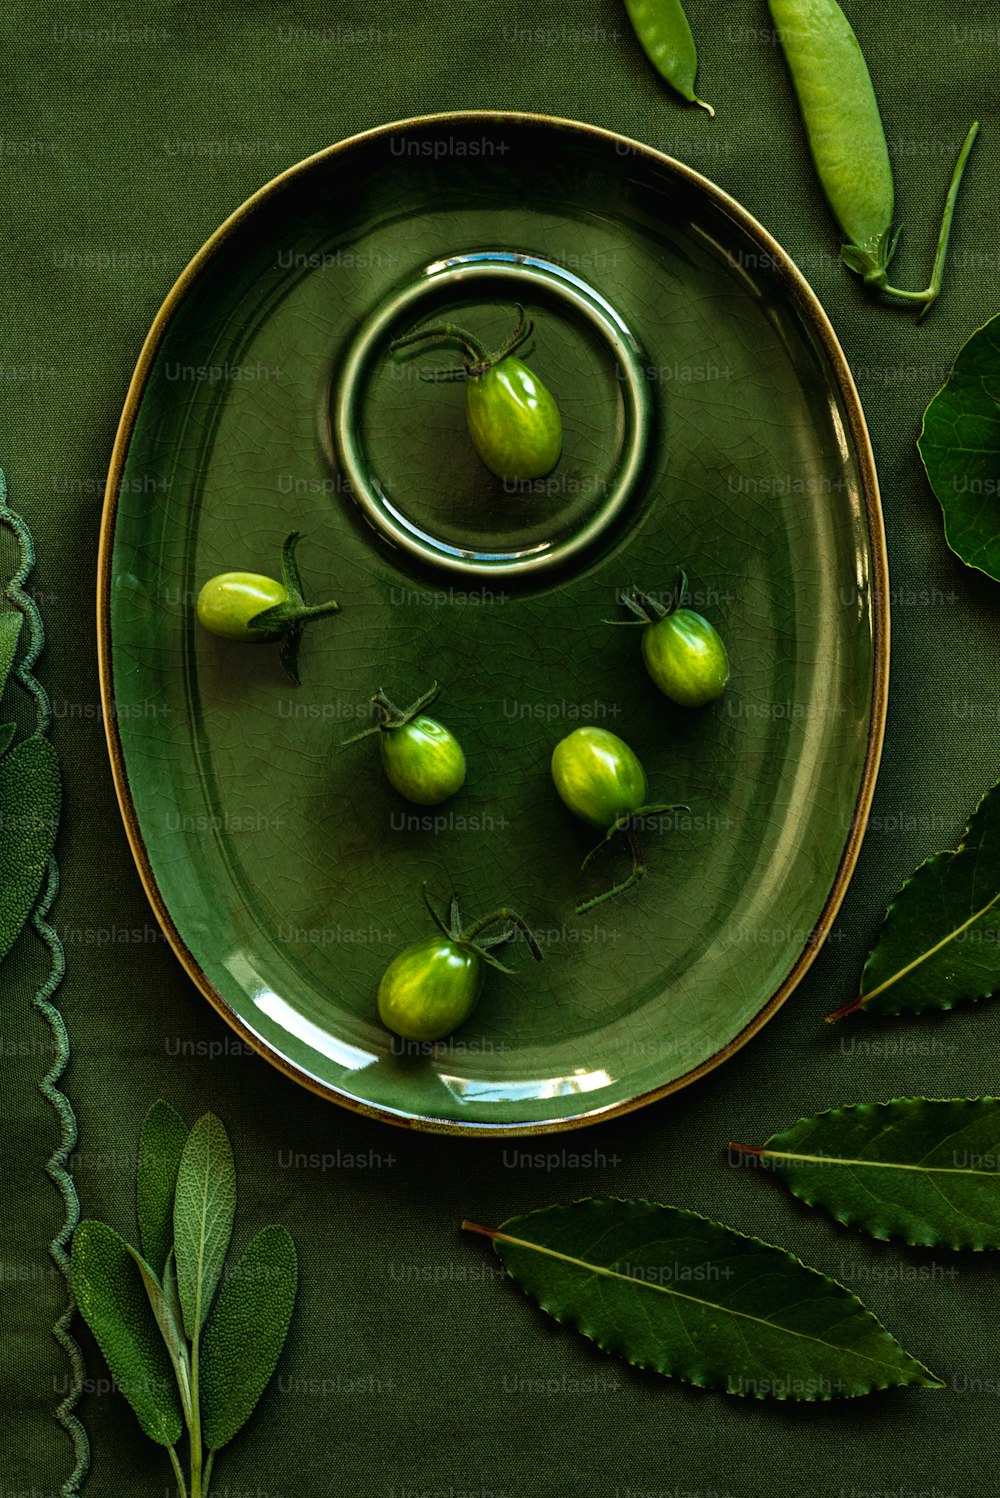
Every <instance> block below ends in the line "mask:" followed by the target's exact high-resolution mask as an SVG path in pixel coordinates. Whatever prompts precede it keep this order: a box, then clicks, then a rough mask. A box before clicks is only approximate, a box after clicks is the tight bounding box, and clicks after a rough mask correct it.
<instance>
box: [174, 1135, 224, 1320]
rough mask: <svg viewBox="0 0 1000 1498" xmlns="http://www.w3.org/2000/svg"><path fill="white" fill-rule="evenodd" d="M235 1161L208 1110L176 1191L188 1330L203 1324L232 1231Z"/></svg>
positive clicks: (180, 1285) (190, 1141)
mask: <svg viewBox="0 0 1000 1498" xmlns="http://www.w3.org/2000/svg"><path fill="white" fill-rule="evenodd" d="M235 1214H236V1166H235V1164H234V1161H233V1151H232V1146H231V1145H230V1143H229V1136H228V1135H227V1134H226V1131H225V1129H224V1128H223V1126H222V1123H221V1122H220V1120H219V1119H218V1118H216V1116H215V1114H214V1113H204V1114H203V1115H202V1116H201V1118H199V1120H198V1122H197V1123H196V1124H195V1126H194V1128H193V1129H192V1130H191V1133H190V1134H189V1135H188V1137H187V1141H186V1143H185V1145H184V1151H183V1153H182V1155H181V1160H180V1166H179V1168H178V1171H177V1186H176V1190H175V1194H174V1255H175V1258H176V1263H177V1292H178V1295H179V1296H180V1302H181V1309H182V1311H183V1313H184V1330H185V1332H186V1333H187V1335H188V1336H189V1337H191V1338H194V1337H195V1336H197V1334H198V1333H199V1332H200V1330H201V1328H202V1327H203V1326H204V1324H205V1318H206V1316H207V1315H208V1312H209V1307H210V1306H211V1304H212V1297H213V1295H214V1294H215V1287H216V1285H217V1284H218V1282H219V1276H220V1275H221V1273H222V1266H223V1263H224V1261H225V1257H226V1250H227V1249H228V1247H229V1239H230V1237H231V1235H232V1231H233V1218H234V1216H235Z"/></svg>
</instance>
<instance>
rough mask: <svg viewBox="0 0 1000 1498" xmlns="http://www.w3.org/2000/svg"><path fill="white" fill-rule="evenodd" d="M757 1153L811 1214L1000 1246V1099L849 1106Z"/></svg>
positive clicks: (911, 1235)
mask: <svg viewBox="0 0 1000 1498" xmlns="http://www.w3.org/2000/svg"><path fill="white" fill-rule="evenodd" d="M737 1148H743V1146H737ZM749 1153H750V1154H753V1155H757V1156H758V1157H759V1158H760V1159H762V1160H763V1161H765V1163H766V1164H767V1165H768V1167H769V1168H771V1169H773V1170H775V1171H776V1172H777V1173H778V1174H779V1175H781V1177H782V1178H783V1179H784V1181H785V1183H786V1185H787V1186H788V1187H789V1188H790V1190H792V1191H794V1193H795V1195H796V1196H798V1197H801V1199H802V1200H803V1201H804V1202H805V1203H806V1204H807V1205H808V1206H810V1207H823V1208H825V1209H826V1211H828V1212H831V1213H832V1214H833V1216H834V1217H836V1218H837V1220H838V1222H843V1223H845V1224H847V1225H848V1226H850V1227H860V1228H863V1229H864V1230H865V1232H867V1233H871V1235H872V1237H874V1238H884V1239H889V1238H901V1239H902V1240H903V1241H904V1242H905V1243H910V1244H913V1245H915V1246H920V1247H935V1248H971V1249H987V1248H993V1249H997V1248H1000V1098H990V1097H982V1098H920V1097H918V1098H894V1099H893V1100H892V1102H889V1103H854V1104H848V1105H847V1106H846V1107H843V1108H830V1109H829V1110H828V1111H827V1112H825V1113H818V1114H816V1115H815V1116H814V1117H812V1118H800V1119H799V1120H798V1122H797V1123H794V1124H792V1126H791V1128H790V1129H784V1130H783V1131H782V1132H780V1133H778V1134H774V1135H772V1136H771V1138H770V1139H769V1140H768V1141H767V1143H766V1144H765V1145H764V1146H763V1147H762V1148H760V1149H759V1150H758V1149H753V1150H750V1151H749Z"/></svg>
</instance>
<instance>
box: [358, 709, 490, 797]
mask: <svg viewBox="0 0 1000 1498" xmlns="http://www.w3.org/2000/svg"><path fill="white" fill-rule="evenodd" d="M440 690H441V688H440V687H439V686H438V684H437V682H436V681H435V682H433V683H432V684H431V687H430V690H429V691H427V692H425V693H424V695H423V696H422V697H418V698H417V700H416V702H412V703H411V704H410V706H409V707H406V708H398V707H396V705H395V704H394V703H393V702H390V700H389V698H388V697H387V696H386V694H385V693H384V692H383V691H382V688H381V687H379V689H378V691H377V692H375V693H373V694H372V699H371V700H372V704H373V706H374V708H375V716H376V723H375V726H374V728H364V729H362V731H361V732H360V733H355V734H352V735H351V737H350V738H349V739H345V740H344V744H345V745H346V744H356V743H357V742H358V740H359V739H366V738H368V737H369V735H371V734H373V733H377V734H378V737H379V749H380V751H381V755H382V765H383V767H384V769H385V773H386V776H387V778H388V780H389V783H390V785H392V786H393V787H394V788H395V789H396V790H397V791H398V792H399V794H400V795H401V796H405V797H406V799H407V800H408V801H415V802H416V804H417V805H418V806H437V804H438V802H439V801H447V799H448V797H449V796H453V795H454V794H455V792H456V791H457V790H459V789H460V788H461V787H462V785H464V783H465V755H464V754H463V753H462V746H461V744H460V743H459V742H458V740H457V739H456V737H455V735H454V734H453V733H452V732H451V730H450V729H447V728H445V726H444V724H443V723H439V722H438V721H437V719H436V718H428V717H427V716H426V715H425V713H424V711H423V710H424V708H425V707H429V706H430V704H431V703H432V702H433V701H434V699H435V697H436V696H437V695H438V692H439V691H440Z"/></svg>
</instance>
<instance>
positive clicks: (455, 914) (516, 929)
mask: <svg viewBox="0 0 1000 1498" xmlns="http://www.w3.org/2000/svg"><path fill="white" fill-rule="evenodd" d="M422 892H423V897H424V904H425V905H426V906H427V909H428V910H429V911H430V914H431V919H432V920H433V921H434V924H435V925H436V926H437V928H438V930H439V931H441V933H442V934H443V935H444V936H445V937H446V938H447V940H448V941H449V942H451V944H452V946H454V947H457V948H458V949H459V950H461V951H465V952H471V953H472V954H473V955H474V956H475V957H478V958H479V959H480V960H481V961H482V962H485V963H486V965H487V967H492V968H495V969H496V970H497V972H498V973H507V974H510V973H513V972H515V971H516V970H515V969H514V968H512V967H508V966H507V964H506V963H505V962H501V961H500V959H499V958H498V957H494V956H493V954H492V949H493V948H494V947H499V946H502V945H503V943H504V942H507V941H510V940H511V939H512V938H513V937H514V936H515V935H517V934H518V933H520V935H521V936H522V937H523V938H524V941H525V944H526V945H527V948H528V951H529V952H530V953H531V955H532V957H533V958H534V959H535V961H536V962H541V961H542V951H541V948H540V947H539V945H538V942H537V941H536V940H535V937H534V935H533V933H532V930H531V927H530V926H529V925H528V923H527V921H524V920H522V919H521V917H520V916H519V915H518V913H517V911H516V910H511V909H510V907H509V906H507V905H501V906H500V908H499V909H498V910H493V911H491V912H490V914H489V915H484V916H481V917H480V919H479V920H478V921H473V922H472V924H471V926H463V924H462V915H461V911H460V910H459V908H458V895H457V894H453V895H452V897H451V900H450V902H449V905H448V915H447V918H445V917H444V916H442V915H441V914H440V913H439V912H438V911H437V910H435V909H434V906H433V905H432V904H431V898H430V895H429V894H428V893H427V884H426V882H425V883H424V885H423V891H422ZM498 922H499V923H502V924H501V926H500V930H499V931H492V932H490V934H489V935H488V936H487V935H484V934H483V933H484V932H486V931H487V930H488V929H489V927H490V926H495V925H497V924H498Z"/></svg>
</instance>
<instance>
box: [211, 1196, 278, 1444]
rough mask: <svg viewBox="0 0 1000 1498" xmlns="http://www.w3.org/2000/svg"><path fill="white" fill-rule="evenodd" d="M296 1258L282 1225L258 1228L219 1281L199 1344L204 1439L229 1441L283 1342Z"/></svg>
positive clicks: (245, 1416) (261, 1387)
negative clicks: (232, 1265) (217, 1295)
mask: <svg viewBox="0 0 1000 1498" xmlns="http://www.w3.org/2000/svg"><path fill="white" fill-rule="evenodd" d="M297 1286H298V1260H297V1258H296V1254H295V1244H294V1243H293V1242H292V1238H291V1235H290V1234H289V1233H288V1231H287V1230H286V1229H285V1228H283V1227H278V1226H272V1227H266V1228H264V1229H263V1230H262V1231H261V1232H260V1233H258V1234H257V1237H256V1238H255V1239H254V1240H253V1242H252V1243H251V1244H250V1246H249V1248H248V1249H247V1251H246V1253H245V1254H244V1255H243V1257H242V1258H241V1259H240V1261H239V1263H238V1264H237V1265H236V1267H235V1269H234V1270H233V1271H232V1273H231V1274H230V1275H228V1276H227V1277H226V1279H224V1280H223V1282H222V1288H221V1290H220V1291H219V1297H218V1299H217V1300H216V1302H215V1305H214V1306H213V1307H212V1314H211V1315H210V1316H209V1318H208V1321H207V1323H206V1325H205V1332H204V1335H203V1337H202V1344H201V1418H202V1431H203V1434H204V1438H205V1444H206V1446H208V1447H211V1448H212V1449H217V1448H218V1447H219V1446H224V1445H225V1444H226V1442H227V1441H231V1440H232V1438H233V1436H234V1435H235V1434H236V1432H237V1431H238V1430H239V1429H240V1428H241V1426H242V1425H243V1424H244V1422H245V1421H246V1420H247V1419H249V1417H250V1415H251V1414H252V1412H253V1410H254V1407H255V1406H256V1404H257V1401H258V1399H259V1398H260V1396H261V1394H262V1393H263V1392H264V1389H265V1387H266V1386H267V1383H268V1380H269V1379H270V1377H271V1374H272V1373H273V1372H274V1369H275V1365H276V1364H277V1361H278V1358H279V1356H280V1355H281V1349H282V1347H284V1345H285V1337H286V1336H287V1335H288V1325H289V1322H290V1321H291V1318H292V1307H293V1306H294V1304H295V1292H296V1289H297Z"/></svg>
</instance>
